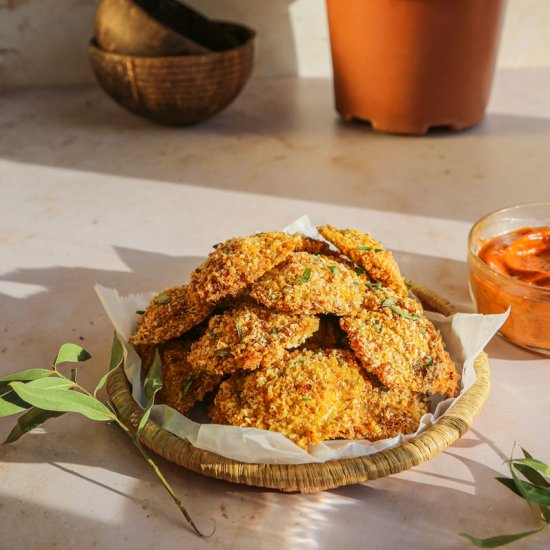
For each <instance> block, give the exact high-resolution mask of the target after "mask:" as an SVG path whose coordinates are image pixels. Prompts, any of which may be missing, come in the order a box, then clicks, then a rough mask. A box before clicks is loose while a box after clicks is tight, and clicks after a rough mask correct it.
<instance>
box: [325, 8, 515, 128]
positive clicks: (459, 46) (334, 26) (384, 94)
mask: <svg viewBox="0 0 550 550" xmlns="http://www.w3.org/2000/svg"><path fill="white" fill-rule="evenodd" d="M327 10H328V19H329V28H330V41H331V47H332V62H333V68H334V90H335V96H336V109H337V111H338V113H340V115H341V116H342V118H343V119H344V120H352V119H361V120H368V121H370V122H371V124H372V126H373V127H374V128H375V129H377V130H382V131H386V132H394V133H402V134H425V133H426V132H427V131H428V129H429V128H430V127H434V126H447V127H450V128H451V129H453V130H462V129H464V128H468V127H470V126H473V125H475V124H477V123H478V122H479V121H480V120H481V119H482V118H483V115H484V113H485V108H486V106H487V101H488V99H489V92H490V90H491V82H492V77H493V72H494V66H495V59H496V53H497V46H498V39H499V35H500V28H501V20H502V14H503V11H504V0H327Z"/></svg>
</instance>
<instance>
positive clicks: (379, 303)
mask: <svg viewBox="0 0 550 550" xmlns="http://www.w3.org/2000/svg"><path fill="white" fill-rule="evenodd" d="M376 284H377V283H374V284H373V283H366V285H365V290H364V293H363V309H366V310H368V311H378V312H385V311H386V310H387V309H390V310H391V311H394V312H395V313H397V314H399V312H401V316H402V317H405V318H406V317H407V316H411V317H419V316H421V315H423V314H424V309H423V307H422V304H421V303H420V302H419V301H418V300H416V299H415V298H409V297H406V298H403V297H402V296H399V295H398V294H396V293H395V292H394V291H393V290H390V289H389V288H386V287H377V286H375V285H376Z"/></svg>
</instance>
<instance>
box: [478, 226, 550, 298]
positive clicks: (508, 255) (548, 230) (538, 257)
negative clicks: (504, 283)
mask: <svg viewBox="0 0 550 550" xmlns="http://www.w3.org/2000/svg"><path fill="white" fill-rule="evenodd" d="M477 255H478V257H479V259H480V260H481V261H482V262H484V263H486V264H487V265H488V266H489V267H490V268H491V269H493V270H494V271H496V272H498V273H501V274H502V275H508V277H512V278H514V279H519V280H520V281H523V282H525V283H529V284H532V285H536V286H541V287H545V288H550V227H535V228H533V227H524V228H523V229H518V230H516V231H511V232H509V233H505V234H504V235H499V236H498V237H494V238H492V239H490V240H489V241H487V242H486V243H485V244H484V245H483V246H482V247H481V249H480V250H479V252H478V254H477Z"/></svg>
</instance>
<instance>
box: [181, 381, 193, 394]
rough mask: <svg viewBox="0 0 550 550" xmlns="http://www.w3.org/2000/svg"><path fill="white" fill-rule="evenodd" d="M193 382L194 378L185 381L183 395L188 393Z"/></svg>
mask: <svg viewBox="0 0 550 550" xmlns="http://www.w3.org/2000/svg"><path fill="white" fill-rule="evenodd" d="M192 383H193V380H187V382H186V383H185V386H183V395H187V393H188V392H189V388H190V387H191V384H192Z"/></svg>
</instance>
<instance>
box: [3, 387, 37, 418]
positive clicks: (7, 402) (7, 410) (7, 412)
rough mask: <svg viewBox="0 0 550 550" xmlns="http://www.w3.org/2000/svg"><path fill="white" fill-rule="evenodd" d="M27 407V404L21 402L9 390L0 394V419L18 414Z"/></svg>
mask: <svg viewBox="0 0 550 550" xmlns="http://www.w3.org/2000/svg"><path fill="white" fill-rule="evenodd" d="M29 407H30V405H29V403H27V402H26V401H23V400H22V399H21V398H20V397H19V396H18V395H17V394H16V393H15V392H14V391H13V390H12V389H11V388H9V389H7V390H4V393H2V394H0V417H3V416H11V415H12V414H18V413H20V412H23V411H26V410H27V409H28V408H29Z"/></svg>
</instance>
